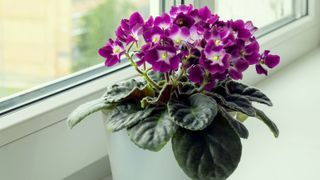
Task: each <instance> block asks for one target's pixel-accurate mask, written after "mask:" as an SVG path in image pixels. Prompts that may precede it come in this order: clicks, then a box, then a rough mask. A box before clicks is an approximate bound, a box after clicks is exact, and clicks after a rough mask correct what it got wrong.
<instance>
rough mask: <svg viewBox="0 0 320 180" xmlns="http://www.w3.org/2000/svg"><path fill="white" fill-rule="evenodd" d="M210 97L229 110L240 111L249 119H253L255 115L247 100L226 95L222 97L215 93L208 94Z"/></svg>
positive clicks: (238, 96)
mask: <svg viewBox="0 0 320 180" xmlns="http://www.w3.org/2000/svg"><path fill="white" fill-rule="evenodd" d="M210 96H211V97H213V98H214V99H216V100H217V101H218V103H219V104H221V105H223V106H224V107H226V108H228V109H230V110H233V111H240V112H242V113H244V114H246V115H248V116H251V117H254V116H255V114H256V112H255V109H254V107H253V106H252V103H251V102H250V101H249V100H248V99H247V98H245V97H242V96H240V95H226V96H225V97H223V96H221V95H219V94H217V93H210Z"/></svg>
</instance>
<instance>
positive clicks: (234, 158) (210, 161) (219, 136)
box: [172, 115, 242, 180]
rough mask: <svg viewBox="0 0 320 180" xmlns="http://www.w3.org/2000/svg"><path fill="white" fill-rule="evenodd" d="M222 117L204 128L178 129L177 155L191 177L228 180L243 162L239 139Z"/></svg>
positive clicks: (174, 139)
mask: <svg viewBox="0 0 320 180" xmlns="http://www.w3.org/2000/svg"><path fill="white" fill-rule="evenodd" d="M219 116H220V115H218V116H217V117H216V119H215V120H214V121H213V122H212V124H211V125H210V126H209V127H208V128H206V129H205V130H202V131H189V130H186V129H183V128H179V129H178V131H177V132H176V134H175V135H174V136H173V138H172V149H173V152H174V155H175V158H176V160H177V162H178V164H179V166H180V167H181V168H182V170H183V171H184V172H185V173H186V174H187V175H188V176H189V177H190V178H191V179H194V180H225V179H226V178H228V177H229V176H230V175H231V174H232V173H233V172H234V170H235V169H236V168H237V166H238V163H239V162H240V158H241V151H242V146H241V141H240V138H239V136H238V135H237V134H236V133H235V132H234V131H233V129H232V128H231V127H230V125H229V124H228V123H227V121H224V120H222V119H221V118H219Z"/></svg>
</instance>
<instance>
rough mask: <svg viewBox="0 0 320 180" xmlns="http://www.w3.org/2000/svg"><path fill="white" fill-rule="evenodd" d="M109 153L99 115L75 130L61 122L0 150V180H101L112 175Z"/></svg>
mask: <svg viewBox="0 0 320 180" xmlns="http://www.w3.org/2000/svg"><path fill="white" fill-rule="evenodd" d="M106 153H107V151H106V143H105V132H104V128H103V124H102V121H101V117H100V116H99V114H96V115H93V116H91V118H90V119H88V121H86V122H84V123H82V124H80V125H79V126H77V127H76V128H74V129H73V130H70V129H69V128H68V127H67V123H66V122H65V121H60V122H58V123H55V124H53V125H51V126H49V127H46V128H44V129H41V130H39V131H37V132H34V133H32V134H30V135H27V136H25V137H23V138H21V139H18V140H16V141H14V142H11V143H10V144H7V145H4V146H2V147H0V180H62V179H65V178H66V179H65V180H100V179H102V178H104V177H105V176H106V175H107V173H109V172H108V171H107V169H108V164H107V159H106ZM91 164H94V165H95V166H96V167H93V168H87V166H89V167H90V165H91ZM97 166H98V167H97ZM83 168H87V169H86V170H85V171H83V172H82V173H81V172H78V171H79V170H81V169H83ZM76 172H77V173H78V174H79V173H80V174H79V175H77V174H76V175H72V174H73V173H76ZM80 175H81V176H80Z"/></svg>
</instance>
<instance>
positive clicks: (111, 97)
mask: <svg viewBox="0 0 320 180" xmlns="http://www.w3.org/2000/svg"><path fill="white" fill-rule="evenodd" d="M145 96H154V91H153V89H152V88H151V87H150V86H148V85H146V82H145V81H144V80H143V79H140V78H135V79H129V80H126V81H122V82H120V83H118V84H114V85H112V86H110V87H108V88H107V91H106V93H105V94H104V95H103V98H104V99H105V100H106V102H108V103H118V102H122V101H125V100H137V101H140V100H141V99H142V98H144V97H145Z"/></svg>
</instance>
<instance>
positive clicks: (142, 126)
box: [128, 108, 178, 151]
mask: <svg viewBox="0 0 320 180" xmlns="http://www.w3.org/2000/svg"><path fill="white" fill-rule="evenodd" d="M177 127H178V126H177V125H176V124H175V123H173V121H172V120H171V117H170V116H169V114H168V112H167V111H166V110H165V109H164V108H156V109H154V111H153V113H152V114H150V115H149V116H147V117H144V119H142V120H141V121H140V122H139V123H138V124H137V125H135V126H133V127H131V128H129V129H128V133H129V136H130V139H131V141H132V142H134V143H135V144H136V145H137V146H139V147H141V148H143V149H148V150H151V151H160V150H161V149H162V148H163V147H164V146H165V145H166V143H167V142H168V141H169V140H170V139H171V137H172V136H173V134H174V133H175V132H176V130H177Z"/></svg>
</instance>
